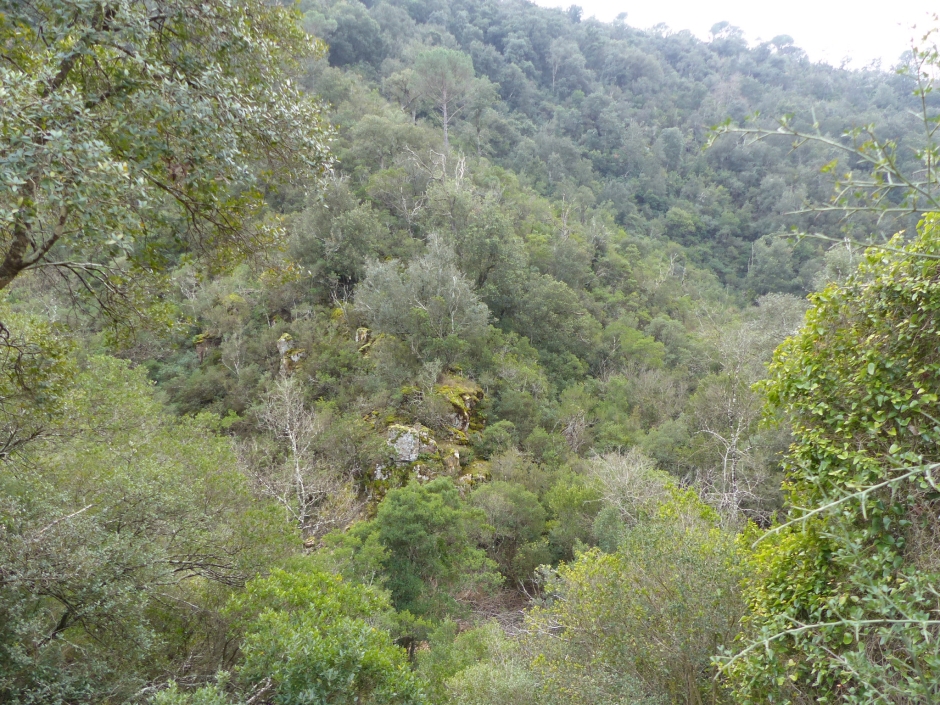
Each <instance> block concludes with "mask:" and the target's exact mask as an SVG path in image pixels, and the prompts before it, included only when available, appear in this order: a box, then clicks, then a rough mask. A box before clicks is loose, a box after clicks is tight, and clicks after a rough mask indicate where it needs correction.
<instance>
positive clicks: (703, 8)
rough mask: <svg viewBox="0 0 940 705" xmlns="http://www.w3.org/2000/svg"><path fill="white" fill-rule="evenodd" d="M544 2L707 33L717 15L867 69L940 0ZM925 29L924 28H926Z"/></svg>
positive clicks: (902, 45)
mask: <svg viewBox="0 0 940 705" xmlns="http://www.w3.org/2000/svg"><path fill="white" fill-rule="evenodd" d="M534 2H535V3H536V4H537V5H542V6H544V7H567V6H568V5H572V4H575V5H580V6H581V7H582V8H583V9H584V15H583V17H585V18H586V17H590V16H591V15H593V16H594V17H597V19H599V20H603V21H605V22H609V21H611V20H613V19H614V18H615V17H616V16H617V15H618V14H620V13H621V12H626V13H627V18H626V22H627V24H628V25H630V26H632V27H639V28H640V29H647V28H649V27H652V26H653V25H656V24H659V23H660V22H664V23H665V24H667V25H669V27H670V29H672V30H674V31H679V30H682V29H688V30H691V31H692V33H693V34H695V35H696V36H697V37H700V38H701V39H705V40H707V39H708V31H709V30H710V29H711V27H712V26H713V25H714V24H715V23H716V22H721V21H722V20H727V21H729V22H730V23H731V24H733V25H736V26H737V27H740V28H741V29H742V30H744V36H745V37H746V38H747V40H748V41H749V42H750V43H751V44H752V45H753V44H754V43H756V42H757V40H762V41H767V40H769V39H772V38H773V37H776V36H777V35H779V34H789V35H790V36H791V37H793V39H794V43H795V44H796V45H797V46H798V47H800V48H801V49H804V50H805V51H806V53H807V54H809V57H810V59H812V60H813V61H825V62H828V63H830V64H833V65H835V66H838V65H840V64H841V62H842V60H843V59H844V58H846V57H850V58H851V61H850V63H849V64H848V65H849V66H850V67H853V68H860V67H862V66H866V65H868V64H870V63H871V62H872V61H874V60H876V59H880V60H881V62H882V67H883V68H885V69H889V68H891V67H892V66H894V65H895V64H896V63H897V59H898V57H899V56H900V55H901V53H902V52H904V51H905V50H906V49H908V48H910V40H911V37H912V36H913V35H914V30H913V29H912V26H913V25H914V24H915V23H916V24H917V27H918V30H921V31H919V35H918V36H920V35H923V34H924V31H926V29H928V28H929V27H931V26H933V25H934V23H933V20H932V19H931V14H932V13H937V12H940V0H887V1H886V0H878V1H877V2H876V1H875V0H785V1H784V2H780V0H777V1H776V2H774V1H768V0H645V1H641V2H637V1H636V0H534ZM921 28H923V29H921Z"/></svg>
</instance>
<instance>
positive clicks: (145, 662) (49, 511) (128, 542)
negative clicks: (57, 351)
mask: <svg viewBox="0 0 940 705" xmlns="http://www.w3.org/2000/svg"><path fill="white" fill-rule="evenodd" d="M61 404H62V408H61V411H60V412H59V413H58V414H56V415H55V416H54V417H53V419H52V423H50V424H49V426H48V429H47V430H48V432H49V433H48V438H47V439H41V440H36V441H34V442H33V443H31V444H30V445H28V446H27V447H26V448H25V449H24V451H23V457H22V458H21V459H20V458H14V459H12V460H8V461H7V463H8V468H7V470H6V472H4V474H3V478H2V481H0V482H2V491H0V502H2V511H0V516H2V517H3V520H2V523H0V533H2V541H0V546H2V547H0V551H2V560H0V564H2V566H3V567H2V569H0V570H2V583H0V584H2V587H0V612H2V615H3V619H2V623H3V625H4V626H3V629H2V631H0V664H2V666H0V673H2V674H3V675H2V677H0V693H2V694H3V699H4V700H5V701H7V702H13V703H20V702H22V703H30V702H54V701H57V700H62V701H74V700H76V699H77V700H98V699H101V698H106V697H113V698H119V699H123V698H128V697H130V696H131V695H133V694H134V693H135V692H137V690H138V689H139V688H140V687H142V686H143V685H144V684H145V683H147V682H148V681H149V680H150V679H152V678H156V677H159V676H160V675H161V673H163V672H164V671H163V670H164V669H166V668H169V665H168V664H170V663H172V661H173V659H174V656H175V654H178V653H184V654H187V655H188V657H189V658H190V659H191V663H192V664H193V668H194V669H196V672H206V671H209V672H211V671H212V670H214V669H215V668H216V667H217V665H218V663H219V660H220V659H221V658H222V656H223V652H224V650H225V649H224V646H223V644H224V639H223V638H222V635H221V634H219V633H218V632H219V625H218V623H217V622H216V620H215V619H213V617H212V614H213V612H214V611H215V610H216V608H217V606H218V605H219V602H220V600H222V599H224V597H225V595H226V594H227V593H229V592H230V591H231V590H232V589H233V588H235V587H237V586H239V585H241V584H243V583H244V581H245V580H246V579H248V578H249V577H251V576H252V575H253V574H254V573H255V572H257V571H258V570H261V569H262V567H263V566H265V565H269V564H270V562H271V561H272V560H273V559H274V557H275V556H277V555H279V554H282V553H283V552H284V551H285V550H287V547H288V545H289V544H288V542H289V541H290V539H291V537H290V536H289V535H286V534H285V533H283V532H282V531H281V530H280V529H279V528H278V524H277V523H276V522H273V521H272V520H274V519H275V515H274V514H273V513H272V512H271V511H270V510H271V507H269V506H266V505H263V504H262V505H258V504H255V503H254V502H253V500H252V498H251V495H250V493H249V492H248V487H247V484H246V482H245V479H244V478H243V477H242V476H241V475H240V474H239V473H238V472H237V471H236V470H235V469H234V467H235V459H234V455H233V453H232V449H231V446H230V444H229V442H228V441H227V440H226V439H223V438H220V437H218V436H217V435H215V433H214V431H213V428H214V427H215V426H216V425H217V423H218V421H217V420H214V419H212V418H208V417H202V418H196V419H193V418H189V419H175V418H173V417H168V416H167V415H166V414H165V412H164V411H163V410H162V409H161V407H160V405H159V403H158V402H157V400H156V399H155V398H154V393H153V389H152V387H151V385H150V384H149V383H148V382H147V380H146V378H145V376H144V375H143V371H142V370H140V369H138V370H131V369H129V368H128V366H127V364H126V363H124V362H122V361H119V360H115V359H113V358H93V359H91V360H89V361H88V363H87V366H86V367H85V369H83V370H82V371H81V372H80V373H79V374H78V375H77V377H76V378H75V380H74V382H73V383H71V384H69V385H67V386H66V387H65V389H64V390H63V394H62V400H61ZM179 604H186V605H189V607H190V609H192V610H193V613H192V614H191V613H189V611H188V610H187V611H179V609H178V605H179ZM223 631H224V628H223ZM76 653H79V654H81V656H80V657H77V656H76Z"/></svg>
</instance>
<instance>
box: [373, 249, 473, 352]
mask: <svg viewBox="0 0 940 705" xmlns="http://www.w3.org/2000/svg"><path fill="white" fill-rule="evenodd" d="M454 257H455V256H454V251H453V249H452V248H451V247H450V246H449V245H448V244H446V242H444V241H443V240H442V239H440V238H434V239H433V240H432V242H431V247H430V248H429V251H428V253H427V254H426V255H424V256H423V257H420V258H417V259H415V260H412V262H411V263H410V264H409V265H408V266H407V268H405V270H404V272H401V271H399V263H398V262H397V261H394V260H393V261H391V262H382V263H378V262H375V263H372V264H371V265H370V266H369V267H368V268H367V270H366V277H365V279H364V280H363V282H362V284H361V285H360V286H359V287H358V289H357V290H356V306H357V307H358V308H359V309H360V310H361V311H362V312H363V313H364V315H365V316H366V318H367V320H368V321H369V323H370V325H372V326H373V327H374V328H375V329H376V330H377V331H379V332H382V333H389V334H391V335H395V336H398V337H399V338H401V339H402V340H404V341H406V342H407V343H408V344H409V346H410V347H411V350H412V352H413V353H414V354H415V355H416V356H417V357H418V358H419V359H421V360H426V359H434V358H440V359H442V360H445V361H447V362H451V361H453V360H455V359H456V358H457V356H458V355H459V353H461V352H463V350H465V347H466V345H467V343H468V342H472V341H475V340H479V338H480V337H481V336H482V335H483V334H484V332H485V330H486V324H487V318H488V317H489V312H488V310H487V308H486V304H484V303H482V302H481V301H480V300H479V298H478V297H477V296H476V294H475V293H474V292H473V289H472V287H471V285H470V283H469V282H468V281H467V280H466V279H465V278H464V276H463V275H462V274H461V273H460V272H459V271H458V270H457V267H456V263H455V261H454Z"/></svg>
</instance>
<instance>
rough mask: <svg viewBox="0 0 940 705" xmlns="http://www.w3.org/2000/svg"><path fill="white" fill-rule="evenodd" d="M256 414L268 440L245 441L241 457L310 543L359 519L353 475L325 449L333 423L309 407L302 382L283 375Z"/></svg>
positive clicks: (259, 486) (263, 490)
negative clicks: (305, 400)
mask: <svg viewBox="0 0 940 705" xmlns="http://www.w3.org/2000/svg"><path fill="white" fill-rule="evenodd" d="M256 416H257V419H258V425H259V427H260V428H261V430H262V431H263V432H264V434H265V436H266V438H260V439H259V438H256V439H252V440H250V441H247V442H244V443H242V444H241V445H240V446H239V459H240V464H241V466H242V469H243V471H244V472H245V473H246V474H247V475H248V477H249V478H250V479H251V480H252V482H253V483H254V486H255V488H256V490H257V492H258V493H259V494H261V495H262V496H265V497H269V498H271V499H274V500H275V501H277V502H278V503H279V504H280V505H281V507H283V509H284V512H285V514H286V516H287V518H288V520H289V521H292V522H294V523H295V524H296V525H297V526H298V528H300V530H301V532H302V534H303V537H304V539H305V540H307V541H309V540H316V539H318V538H319V537H321V536H323V535H324V534H326V533H327V532H328V531H330V530H331V529H334V528H337V527H341V526H344V525H346V524H347V523H349V522H350V521H351V520H352V519H353V518H355V516H356V515H357V514H358V513H359V511H360V509H361V508H362V502H361V501H360V500H359V499H358V496H357V493H356V491H355V488H354V486H353V484H352V482H351V480H352V479H353V478H351V477H348V476H347V473H345V472H344V471H343V469H342V468H337V467H336V466H335V465H333V464H332V463H331V462H330V459H329V454H328V453H326V452H324V450H323V447H322V445H323V444H322V442H321V441H322V438H323V435H324V431H325V430H326V423H327V422H325V420H324V419H323V418H322V417H321V415H319V414H317V413H316V412H315V411H313V410H311V409H309V408H308V407H307V406H306V404H305V403H304V399H303V389H302V387H301V384H300V382H299V381H297V379H296V378H295V377H286V376H285V377H281V378H279V379H278V380H277V382H276V383H275V384H274V386H273V387H272V389H271V390H270V391H269V392H268V393H267V394H266V395H265V396H264V398H263V400H262V402H261V406H260V407H259V408H258V409H257V411H256Z"/></svg>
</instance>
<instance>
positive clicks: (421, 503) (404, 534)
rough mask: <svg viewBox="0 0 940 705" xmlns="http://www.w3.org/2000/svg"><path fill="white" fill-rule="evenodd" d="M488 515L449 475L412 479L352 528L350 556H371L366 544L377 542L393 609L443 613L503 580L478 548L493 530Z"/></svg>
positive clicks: (390, 494)
mask: <svg viewBox="0 0 940 705" xmlns="http://www.w3.org/2000/svg"><path fill="white" fill-rule="evenodd" d="M484 519H485V515H484V513H483V512H482V511H480V510H478V509H473V508H470V507H467V506H465V505H464V504H463V502H462V501H461V499H460V494H459V492H458V490H457V488H456V487H455V486H454V484H453V482H452V481H451V480H450V479H448V478H438V479H436V480H432V481H431V482H429V483H427V484H423V485H422V484H418V483H417V482H413V483H411V484H409V485H408V486H406V487H402V488H399V489H394V490H391V491H390V492H389V493H388V494H387V495H386V496H385V499H384V500H382V502H381V504H379V507H378V511H377V512H376V516H375V519H373V520H371V521H369V522H364V523H361V524H358V525H356V526H355V527H353V528H352V530H351V531H350V536H351V537H352V540H354V541H356V542H358V545H353V546H350V547H351V548H353V551H354V556H353V558H352V560H353V561H354V562H356V561H359V560H362V559H367V558H368V556H367V555H366V553H365V552H364V548H365V547H367V546H370V545H374V544H376V543H377V544H378V545H380V546H381V547H382V549H383V550H382V552H381V558H380V559H379V560H380V561H381V566H382V570H383V571H384V574H385V576H386V582H385V585H386V586H387V587H388V589H389V591H390V592H391V596H392V604H393V605H394V606H395V608H396V609H398V610H402V611H404V610H407V611H408V612H411V613H412V614H415V615H418V616H425V615H427V616H431V617H440V616H443V615H444V614H446V613H447V612H448V611H450V610H455V609H457V608H458V603H457V599H458V598H460V599H465V598H466V597H469V596H470V595H472V594H474V593H475V592H477V591H480V590H485V589H487V588H491V587H493V586H495V585H497V584H498V583H499V578H498V575H496V574H495V573H494V572H493V567H494V566H493V564H492V562H491V561H490V560H489V559H488V558H487V557H486V553H485V552H484V551H482V550H480V549H479V548H478V547H477V546H478V544H480V542H481V541H482V540H483V538H484V537H485V536H486V534H487V533H488V531H489V527H487V526H486V525H485V524H484ZM373 537H374V538H373ZM337 543H338V544H339V545H340V547H345V546H344V544H345V545H346V546H348V544H346V542H345V541H337ZM353 570H354V571H355V570H356V569H355V568H353ZM359 572H360V573H361V572H362V571H361V569H360V570H359Z"/></svg>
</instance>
